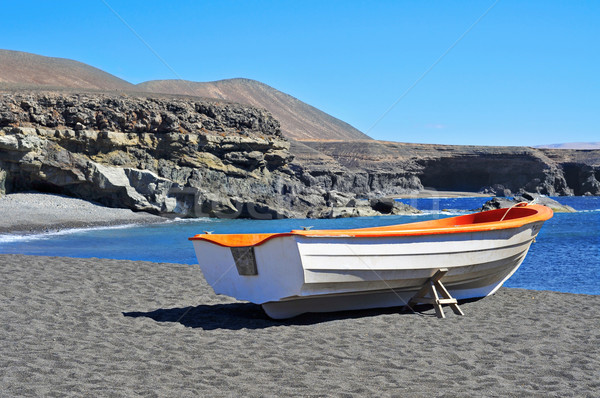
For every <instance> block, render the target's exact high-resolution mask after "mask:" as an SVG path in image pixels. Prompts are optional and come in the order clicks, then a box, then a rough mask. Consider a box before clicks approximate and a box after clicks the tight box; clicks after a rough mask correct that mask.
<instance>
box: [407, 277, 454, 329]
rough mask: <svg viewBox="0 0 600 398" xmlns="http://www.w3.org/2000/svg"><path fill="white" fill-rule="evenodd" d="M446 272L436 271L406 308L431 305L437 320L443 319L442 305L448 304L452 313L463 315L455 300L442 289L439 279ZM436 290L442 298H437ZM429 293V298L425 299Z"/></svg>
mask: <svg viewBox="0 0 600 398" xmlns="http://www.w3.org/2000/svg"><path fill="white" fill-rule="evenodd" d="M446 272H448V268H441V269H439V270H437V272H436V273H435V274H434V275H433V276H432V277H431V278H429V279H428V280H427V282H426V283H425V285H423V287H422V288H421V290H419V291H418V292H417V294H415V295H414V296H413V297H412V298H411V299H410V300H409V301H408V306H409V307H411V308H412V306H413V305H416V304H419V303H424V304H433V308H434V309H435V313H436V315H437V317H438V318H445V317H446V316H445V315H444V310H443V309H442V305H444V304H448V305H449V306H450V308H452V311H454V313H455V314H456V315H464V313H463V312H462V311H461V309H460V307H459V306H458V302H457V301H456V299H455V298H453V297H452V296H451V295H450V293H448V290H446V288H445V287H444V285H443V284H442V282H441V281H440V279H442V277H443V276H444V275H446ZM438 289H439V291H440V293H441V295H442V297H443V298H440V297H439V296H438ZM427 293H429V296H430V297H425V296H426V295H427Z"/></svg>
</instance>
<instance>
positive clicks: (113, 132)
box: [0, 92, 398, 219]
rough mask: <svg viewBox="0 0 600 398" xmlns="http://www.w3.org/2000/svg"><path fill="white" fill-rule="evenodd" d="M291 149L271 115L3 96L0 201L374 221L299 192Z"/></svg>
mask: <svg viewBox="0 0 600 398" xmlns="http://www.w3.org/2000/svg"><path fill="white" fill-rule="evenodd" d="M289 147H290V143H289V142H288V141H287V140H286V139H285V138H283V137H282V136H281V132H280V128H279V123H278V122H277V120H275V119H274V118H273V117H272V116H271V115H270V114H269V113H268V112H266V111H264V110H261V109H257V108H252V107H249V106H243V105H239V104H230V103H216V102H210V101H203V100H199V99H194V100H190V99H173V98H160V97H157V98H145V97H136V96H127V95H123V94H122V95H108V94H98V93H95V94H64V93H62V94H61V93H56V92H30V93H4V94H0V193H3V192H18V191H26V190H39V191H47V192H57V193H63V194H68V195H70V196H75V197H79V198H83V199H86V200H92V201H96V202H99V203H101V204H104V205H107V206H111V207H127V208H131V209H134V210H139V211H147V212H151V213H155V214H173V215H180V216H192V217H201V216H209V217H250V218H263V219H270V218H280V217H307V216H308V217H335V216H339V214H340V211H334V210H333V209H332V208H335V207H343V208H344V209H348V208H352V209H354V210H352V211H351V213H352V214H351V215H356V214H354V213H357V212H359V211H362V212H363V213H365V212H366V209H367V207H368V209H369V210H370V214H371V215H375V214H381V212H379V211H376V210H374V209H373V207H372V206H370V205H368V206H364V205H358V204H357V201H356V200H355V195H354V194H351V193H350V194H349V193H346V194H341V193H340V194H336V192H335V190H328V191H327V190H324V189H322V188H320V187H317V186H310V185H307V184H305V183H304V182H303V181H302V179H301V178H298V176H297V174H298V175H302V173H303V172H302V167H301V166H298V165H291V164H290V161H291V160H292V158H293V156H292V155H291V154H290V152H289ZM360 209H362V210H360ZM394 211H398V209H396V210H394ZM386 212H387V213H391V212H392V210H390V211H387V210H386ZM363 213H361V214H363Z"/></svg>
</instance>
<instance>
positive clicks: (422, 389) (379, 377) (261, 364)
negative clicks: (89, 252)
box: [0, 255, 600, 397]
mask: <svg viewBox="0 0 600 398" xmlns="http://www.w3.org/2000/svg"><path fill="white" fill-rule="evenodd" d="M0 264H2V267H0V274H1V277H0V292H2V294H3V297H5V298H6V300H4V303H3V305H2V307H1V308H0V315H1V316H2V318H3V320H4V322H2V324H1V325H0V339H1V340H2V341H3V342H4V344H2V345H0V368H1V369H3V370H4V372H3V378H2V384H3V391H4V393H5V394H8V395H14V396H25V395H26V396H47V395H53V394H57V393H58V394H59V395H60V394H61V393H65V394H72V395H90V394H91V395H97V394H98V393H100V394H101V395H102V394H103V393H105V392H106V391H111V393H112V394H115V395H123V396H131V395H157V396H172V395H181V396H198V395H211V396H231V395H236V396H238V395H239V396H261V395H264V392H265V391H269V393H270V394H272V395H279V396H298V395H302V396H304V395H306V396H309V395H310V396H326V395H332V394H337V395H345V396H352V397H358V396H392V395H396V396H397V395H403V396H440V395H452V396H523V395H540V396H548V395H552V396H588V395H589V394H591V393H593V391H597V389H598V388H599V387H600V382H599V381H598V379H597V369H598V367H600V346H599V345H598V341H600V330H599V329H598V328H597V327H596V326H597V325H596V323H597V322H596V320H597V319H599V318H600V296H590V295H580V294H569V293H556V292H549V291H533V290H524V289H510V288H501V289H500V290H499V291H498V292H497V293H496V294H495V295H493V296H490V297H487V298H484V299H481V300H474V301H467V302H461V308H462V309H463V311H464V312H465V316H463V317H460V316H456V315H454V314H453V313H452V312H451V311H450V310H449V309H448V308H446V309H445V312H446V314H447V318H446V319H438V318H436V317H435V313H434V311H433V309H431V308H427V307H423V308H418V311H417V313H416V314H413V313H407V312H402V311H399V309H398V308H392V309H382V310H367V311H352V312H339V313H332V314H306V315H302V316H300V317H297V318H293V319H291V320H286V321H274V320H271V319H269V318H267V317H266V316H265V314H264V312H263V311H262V309H261V308H260V307H259V306H257V305H254V304H250V303H246V302H242V301H235V300H233V299H230V298H227V297H224V296H217V295H215V294H214V292H213V291H212V289H211V288H210V287H209V286H208V284H207V283H206V282H205V280H204V278H203V277H202V274H201V272H200V270H199V269H198V267H197V266H191V265H182V264H167V263H149V262H143V261H124V260H103V259H80V258H65V257H44V256H24V255H0ZM557 308H568V309H569V311H557ZM323 375H327V376H326V377H323Z"/></svg>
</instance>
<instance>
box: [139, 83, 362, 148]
mask: <svg viewBox="0 0 600 398" xmlns="http://www.w3.org/2000/svg"><path fill="white" fill-rule="evenodd" d="M137 87H138V89H139V90H140V91H149V92H154V93H168V94H182V95H193V96H198V97H207V98H219V99H223V100H226V101H232V102H238V103H241V104H247V105H252V106H256V107H260V108H265V109H267V110H268V111H269V112H271V113H272V114H273V116H275V118H276V119H277V120H279V122H280V123H281V128H282V131H283V134H284V135H285V136H287V137H288V138H293V139H336V140H357V139H363V140H364V139H370V137H369V136H367V135H366V134H363V133H362V132H360V131H359V130H357V129H355V128H354V127H352V126H350V125H349V124H348V123H345V122H343V121H341V120H339V119H336V118H334V117H333V116H330V115H328V114H327V113H325V112H322V111H320V110H318V109H317V108H315V107H313V106H310V105H308V104H306V103H304V102H302V101H300V100H298V99H296V98H294V97H292V96H291V95H288V94H285V93H283V92H281V91H279V90H276V89H274V88H273V87H270V86H268V85H266V84H263V83H260V82H258V81H255V80H249V79H228V80H219V81H216V82H208V83H199V82H189V81H185V80H154V81H149V82H144V83H140V84H138V85H137Z"/></svg>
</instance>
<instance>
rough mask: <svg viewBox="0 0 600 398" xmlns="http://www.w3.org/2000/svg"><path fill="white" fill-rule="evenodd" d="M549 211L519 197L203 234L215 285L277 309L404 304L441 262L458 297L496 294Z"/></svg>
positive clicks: (292, 312) (206, 268) (205, 262)
mask: <svg viewBox="0 0 600 398" xmlns="http://www.w3.org/2000/svg"><path fill="white" fill-rule="evenodd" d="M552 215H553V213H552V210H550V209H549V208H547V207H545V206H540V205H527V204H519V205H518V206H516V207H512V208H510V209H498V210H491V211H485V212H480V213H474V214H468V215H463V216H458V217H451V218H444V219H439V220H432V221H423V222H416V223H410V224H400V225H392V226H384V227H374V228H361V229H345V230H292V231H290V232H287V233H259V234H210V233H205V234H200V235H196V236H194V237H193V238H190V240H191V241H193V244H194V249H195V251H196V256H197V258H198V262H199V264H200V268H201V269H202V272H203V273H204V276H205V278H206V280H207V281H208V283H209V284H210V285H211V286H212V287H213V289H214V291H215V293H217V294H225V295H228V296H232V297H234V298H236V299H239V300H247V301H250V302H253V303H256V304H261V305H262V307H263V308H264V310H265V312H266V313H267V314H268V315H269V316H270V317H272V318H275V319H282V318H289V317H293V316H296V315H299V314H302V313H305V312H329V311H341V310H353V309H366V308H378V307H393V306H402V305H405V304H406V303H407V302H408V301H409V300H410V299H411V298H412V297H413V296H414V295H415V293H416V292H417V291H419V290H420V289H421V287H422V286H423V285H424V284H425V283H426V282H427V281H428V279H429V278H430V277H432V276H433V275H434V274H435V273H436V271H437V270H439V269H441V268H447V269H448V272H447V273H446V274H445V275H444V277H443V283H444V285H445V286H446V288H447V289H448V291H449V292H450V293H451V294H452V296H453V297H454V298H456V299H467V298H478V297H485V296H488V295H490V294H493V293H494V292H495V291H496V290H497V289H498V288H499V287H500V286H502V284H503V283H504V282H505V281H506V280H507V279H508V278H509V277H510V276H511V275H512V274H513V273H514V272H515V271H516V270H517V268H518V267H519V265H521V263H522V262H523V259H524V258H525V255H526V254H527V251H528V250H529V247H530V245H531V243H532V242H533V241H534V239H535V237H536V235H537V234H538V233H539V231H540V228H541V227H542V224H543V223H544V221H546V220H548V219H550V218H551V217H552Z"/></svg>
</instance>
